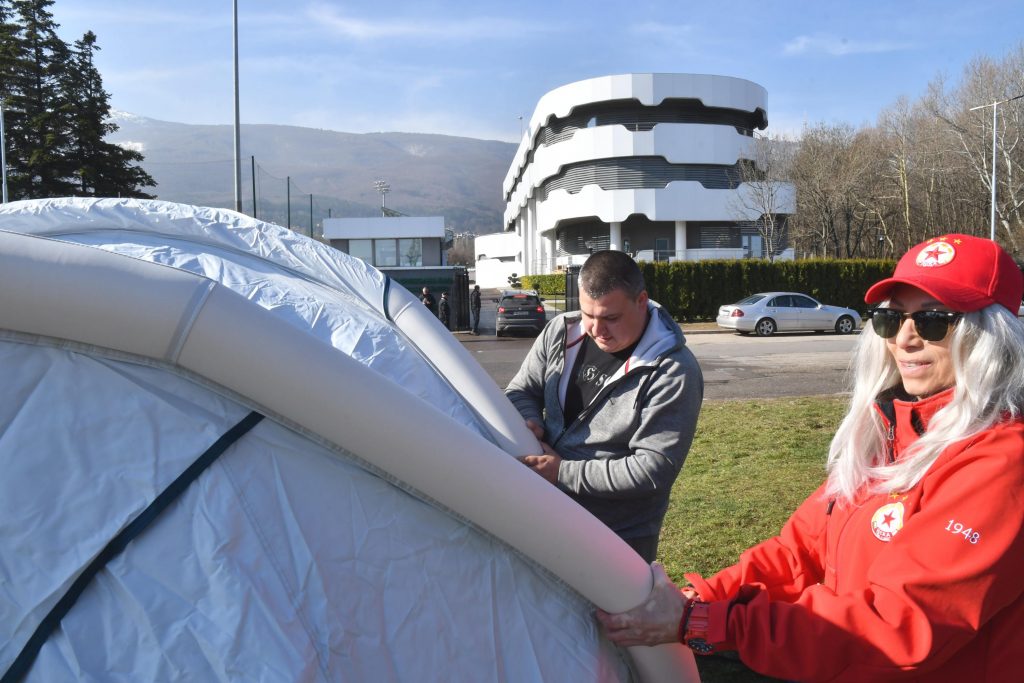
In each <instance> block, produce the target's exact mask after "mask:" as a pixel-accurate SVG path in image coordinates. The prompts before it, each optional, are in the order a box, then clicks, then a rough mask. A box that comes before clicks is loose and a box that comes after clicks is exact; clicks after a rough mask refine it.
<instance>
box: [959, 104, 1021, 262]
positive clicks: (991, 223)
mask: <svg viewBox="0 0 1024 683" xmlns="http://www.w3.org/2000/svg"><path fill="white" fill-rule="evenodd" d="M1022 97H1024V93H1022V94H1020V95H1017V96H1016V97H1008V98H1006V99H1005V100H998V101H996V102H993V103H992V104H979V105H978V106H977V107H971V108H970V110H969V111H974V110H976V109H984V108H985V107H992V212H991V213H992V215H991V219H990V221H989V239H991V240H992V241H993V242H994V241H995V239H996V159H997V157H996V154H997V153H998V147H996V121H997V118H996V114H997V112H998V111H999V105H1000V104H1005V103H1006V102H1013V101H1014V100H1019V99H1020V98H1022Z"/></svg>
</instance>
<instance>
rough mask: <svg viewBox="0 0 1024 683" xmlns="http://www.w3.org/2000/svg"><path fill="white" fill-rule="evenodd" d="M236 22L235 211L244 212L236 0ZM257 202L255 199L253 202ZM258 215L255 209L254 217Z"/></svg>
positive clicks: (236, 10) (234, 25)
mask: <svg viewBox="0 0 1024 683" xmlns="http://www.w3.org/2000/svg"><path fill="white" fill-rule="evenodd" d="M232 8H233V13H234V21H233V22H232V24H233V29H234V32H233V40H232V46H233V47H234V53H235V59H234V66H235V130H234V138H235V139H234V148H235V211H237V212H239V213H241V212H242V143H241V139H240V138H241V131H240V129H241V126H240V124H239V117H238V0H234V2H233V3H232ZM253 201H255V199H254V200H253ZM255 215H256V211H255V208H254V209H253V216H255Z"/></svg>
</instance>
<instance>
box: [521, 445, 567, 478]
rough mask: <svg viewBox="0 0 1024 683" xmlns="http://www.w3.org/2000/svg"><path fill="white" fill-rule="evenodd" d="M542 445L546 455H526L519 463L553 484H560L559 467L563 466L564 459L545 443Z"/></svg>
mask: <svg viewBox="0 0 1024 683" xmlns="http://www.w3.org/2000/svg"><path fill="white" fill-rule="evenodd" d="M540 445H541V447H542V448H543V449H544V455H524V456H523V457H522V458H520V459H519V461H520V462H521V463H523V464H524V465H526V466H527V467H529V468H530V469H531V470H533V471H534V472H536V473H537V474H539V475H540V476H542V477H544V478H545V479H547V480H548V481H549V482H551V483H552V484H558V467H559V466H560V465H561V464H562V458H561V456H559V455H558V453H555V451H554V450H552V448H551V446H549V445H547V444H546V443H544V442H543V441H541V443H540Z"/></svg>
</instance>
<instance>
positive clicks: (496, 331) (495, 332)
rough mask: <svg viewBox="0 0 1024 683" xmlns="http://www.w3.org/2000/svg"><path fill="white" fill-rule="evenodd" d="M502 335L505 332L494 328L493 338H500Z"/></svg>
mask: <svg viewBox="0 0 1024 683" xmlns="http://www.w3.org/2000/svg"><path fill="white" fill-rule="evenodd" d="M504 334H505V330H502V329H500V328H494V336H495V337H501V336H502V335H504Z"/></svg>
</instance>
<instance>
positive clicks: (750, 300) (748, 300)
mask: <svg viewBox="0 0 1024 683" xmlns="http://www.w3.org/2000/svg"><path fill="white" fill-rule="evenodd" d="M763 298H764V294H753V295H751V296H748V297H747V298H746V299H743V300H742V301H737V302H736V305H737V306H749V305H750V304H756V303H757V302H758V301H760V300H761V299H763Z"/></svg>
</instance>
